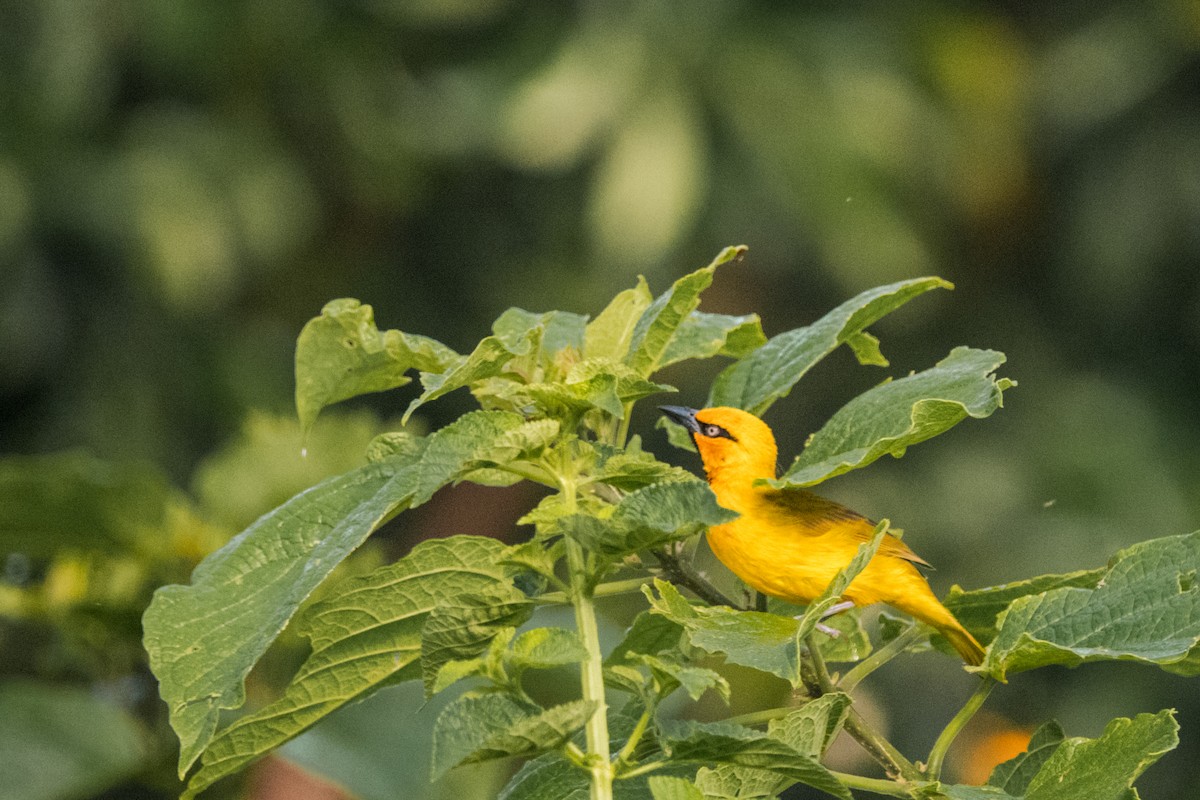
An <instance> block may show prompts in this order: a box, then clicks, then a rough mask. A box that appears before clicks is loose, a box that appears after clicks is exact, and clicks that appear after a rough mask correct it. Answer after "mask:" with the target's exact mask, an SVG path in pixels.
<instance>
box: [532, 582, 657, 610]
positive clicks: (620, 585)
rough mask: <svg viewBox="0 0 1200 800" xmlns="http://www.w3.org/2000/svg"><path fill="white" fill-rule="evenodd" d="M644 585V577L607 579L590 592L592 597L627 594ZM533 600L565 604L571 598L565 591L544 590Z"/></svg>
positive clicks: (551, 603) (549, 603) (550, 603)
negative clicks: (621, 579) (617, 579)
mask: <svg viewBox="0 0 1200 800" xmlns="http://www.w3.org/2000/svg"><path fill="white" fill-rule="evenodd" d="M645 585H646V578H629V579H628V580H623V581H609V582H608V583H602V584H600V585H599V586H597V587H596V588H595V590H594V591H593V592H592V597H610V596H612V595H614V594H628V593H629V592H636V591H638V590H639V589H641V588H642V587H643V586H645ZM534 602H537V603H544V604H546V605H565V604H566V603H570V602H571V598H570V597H569V596H568V594H567V593H566V592H546V593H545V594H542V595H538V596H537V597H536V598H534Z"/></svg>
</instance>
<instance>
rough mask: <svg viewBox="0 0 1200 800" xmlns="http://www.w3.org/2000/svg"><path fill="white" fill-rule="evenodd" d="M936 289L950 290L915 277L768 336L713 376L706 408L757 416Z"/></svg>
mask: <svg viewBox="0 0 1200 800" xmlns="http://www.w3.org/2000/svg"><path fill="white" fill-rule="evenodd" d="M937 288H944V289H950V288H953V286H952V285H951V284H950V283H948V282H946V281H944V280H942V279H941V278H915V279H913V280H907V281H900V282H899V283H893V284H889V285H887V286H880V287H878V288H875V289H870V290H868V291H865V292H863V293H862V294H860V295H858V296H857V297H854V298H852V299H850V300H847V301H846V302H845V303H842V304H841V305H840V306H838V307H837V308H835V309H833V310H832V311H830V312H829V313H828V314H826V315H825V316H823V317H821V318H820V319H819V320H817V321H816V322H814V323H813V324H811V325H809V326H807V327H804V328H797V329H796V330H792V331H788V332H787V333H781V334H780V335H778V336H775V337H772V338H771V340H770V341H768V342H767V343H766V344H764V345H763V346H762V347H759V348H758V349H756V350H754V351H753V352H752V353H750V354H749V355H748V356H746V357H745V358H743V359H742V360H741V361H738V362H737V363H735V364H732V365H730V366H729V367H727V368H726V369H725V371H724V372H722V373H721V374H720V375H718V376H717V380H716V382H715V383H714V384H713V388H712V393H711V394H710V395H709V402H708V405H709V406H735V407H737V408H742V409H745V410H746V411H749V412H750V413H752V414H757V415H758V416H762V414H763V413H764V412H766V410H767V409H768V408H770V407H771V404H772V403H774V402H775V401H776V400H778V399H779V398H781V397H786V396H787V394H788V392H790V391H791V390H792V387H793V386H795V385H796V383H797V382H798V381H799V380H800V379H801V378H802V377H804V374H805V373H806V372H808V371H809V370H810V369H811V368H812V367H813V365H814V364H816V363H817V362H818V361H820V360H821V359H822V358H824V357H825V356H826V355H828V354H829V353H831V352H833V350H834V349H835V348H837V346H838V345H839V344H842V343H843V342H846V341H850V340H852V339H854V338H855V337H857V335H858V334H860V333H861V332H862V331H863V330H864V329H865V328H866V327H867V326H869V325H871V324H873V323H874V322H876V321H877V320H879V319H880V318H881V317H883V316H885V315H887V314H889V313H891V312H892V311H894V310H896V309H897V308H899V307H900V306H902V305H904V304H905V303H907V302H908V301H909V300H911V299H913V298H914V297H917V296H918V295H921V294H924V293H925V292H928V291H929V290H931V289H937ZM863 341H864V340H862V339H861V338H859V339H857V341H856V344H857V345H858V348H857V350H856V352H862V349H863ZM877 346H878V345H876V347H877Z"/></svg>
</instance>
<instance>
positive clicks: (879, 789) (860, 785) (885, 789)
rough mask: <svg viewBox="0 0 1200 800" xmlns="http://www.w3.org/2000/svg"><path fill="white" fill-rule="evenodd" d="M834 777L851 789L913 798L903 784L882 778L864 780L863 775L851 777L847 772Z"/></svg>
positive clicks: (835, 773)
mask: <svg viewBox="0 0 1200 800" xmlns="http://www.w3.org/2000/svg"><path fill="white" fill-rule="evenodd" d="M830 772H832V773H833V777H835V778H837V779H838V780H839V781H841V782H842V783H843V784H844V785H845V786H846V787H847V788H849V789H858V790H859V791H862V792H871V793H872V794H884V795H887V796H889V797H911V796H912V795H911V794H910V793H909V791H908V789H906V788H905V787H904V785H903V784H900V783H896V782H895V781H887V780H883V779H882V778H864V777H862V776H861V775H850V774H849V773H846V772H834V771H833V770H830Z"/></svg>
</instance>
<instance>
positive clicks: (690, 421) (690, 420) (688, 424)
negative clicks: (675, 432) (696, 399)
mask: <svg viewBox="0 0 1200 800" xmlns="http://www.w3.org/2000/svg"><path fill="white" fill-rule="evenodd" d="M658 410H659V411H661V412H662V413H663V414H664V415H666V416H667V417H668V418H670V419H671V420H673V421H675V422H678V423H679V424H680V425H682V426H683V427H685V428H687V429H688V430H689V431H691V432H692V433H699V432H700V423H699V422H696V409H694V408H687V407H686V406H659V407H658Z"/></svg>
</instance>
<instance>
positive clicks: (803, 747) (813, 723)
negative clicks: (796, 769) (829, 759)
mask: <svg viewBox="0 0 1200 800" xmlns="http://www.w3.org/2000/svg"><path fill="white" fill-rule="evenodd" d="M849 711H850V696H849V695H847V694H843V693H841V692H830V693H829V694H823V695H821V696H820V697H818V698H816V699H814V700H809V701H808V702H807V703H805V704H804V705H802V706H800V708H798V709H796V710H795V711H793V712H791V713H790V714H788V715H787V716H786V717H784V718H783V719H776V720H772V721H771V722H770V724H769V725H768V726H767V733H768V735H770V736H771V737H773V738H775V739H778V740H780V741H781V742H784V743H785V744H787V745H789V746H790V747H792V748H794V749H795V750H796V752H798V753H803V754H804V755H807V756H811V757H813V758H816V759H820V758H821V757H822V756H823V755H825V751H826V750H827V749H829V745H830V744H831V743H832V742H833V738H834V737H835V736H837V733H838V731H839V730H841V727H842V722H843V721H845V719H846V714H847V713H848V712H849Z"/></svg>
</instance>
